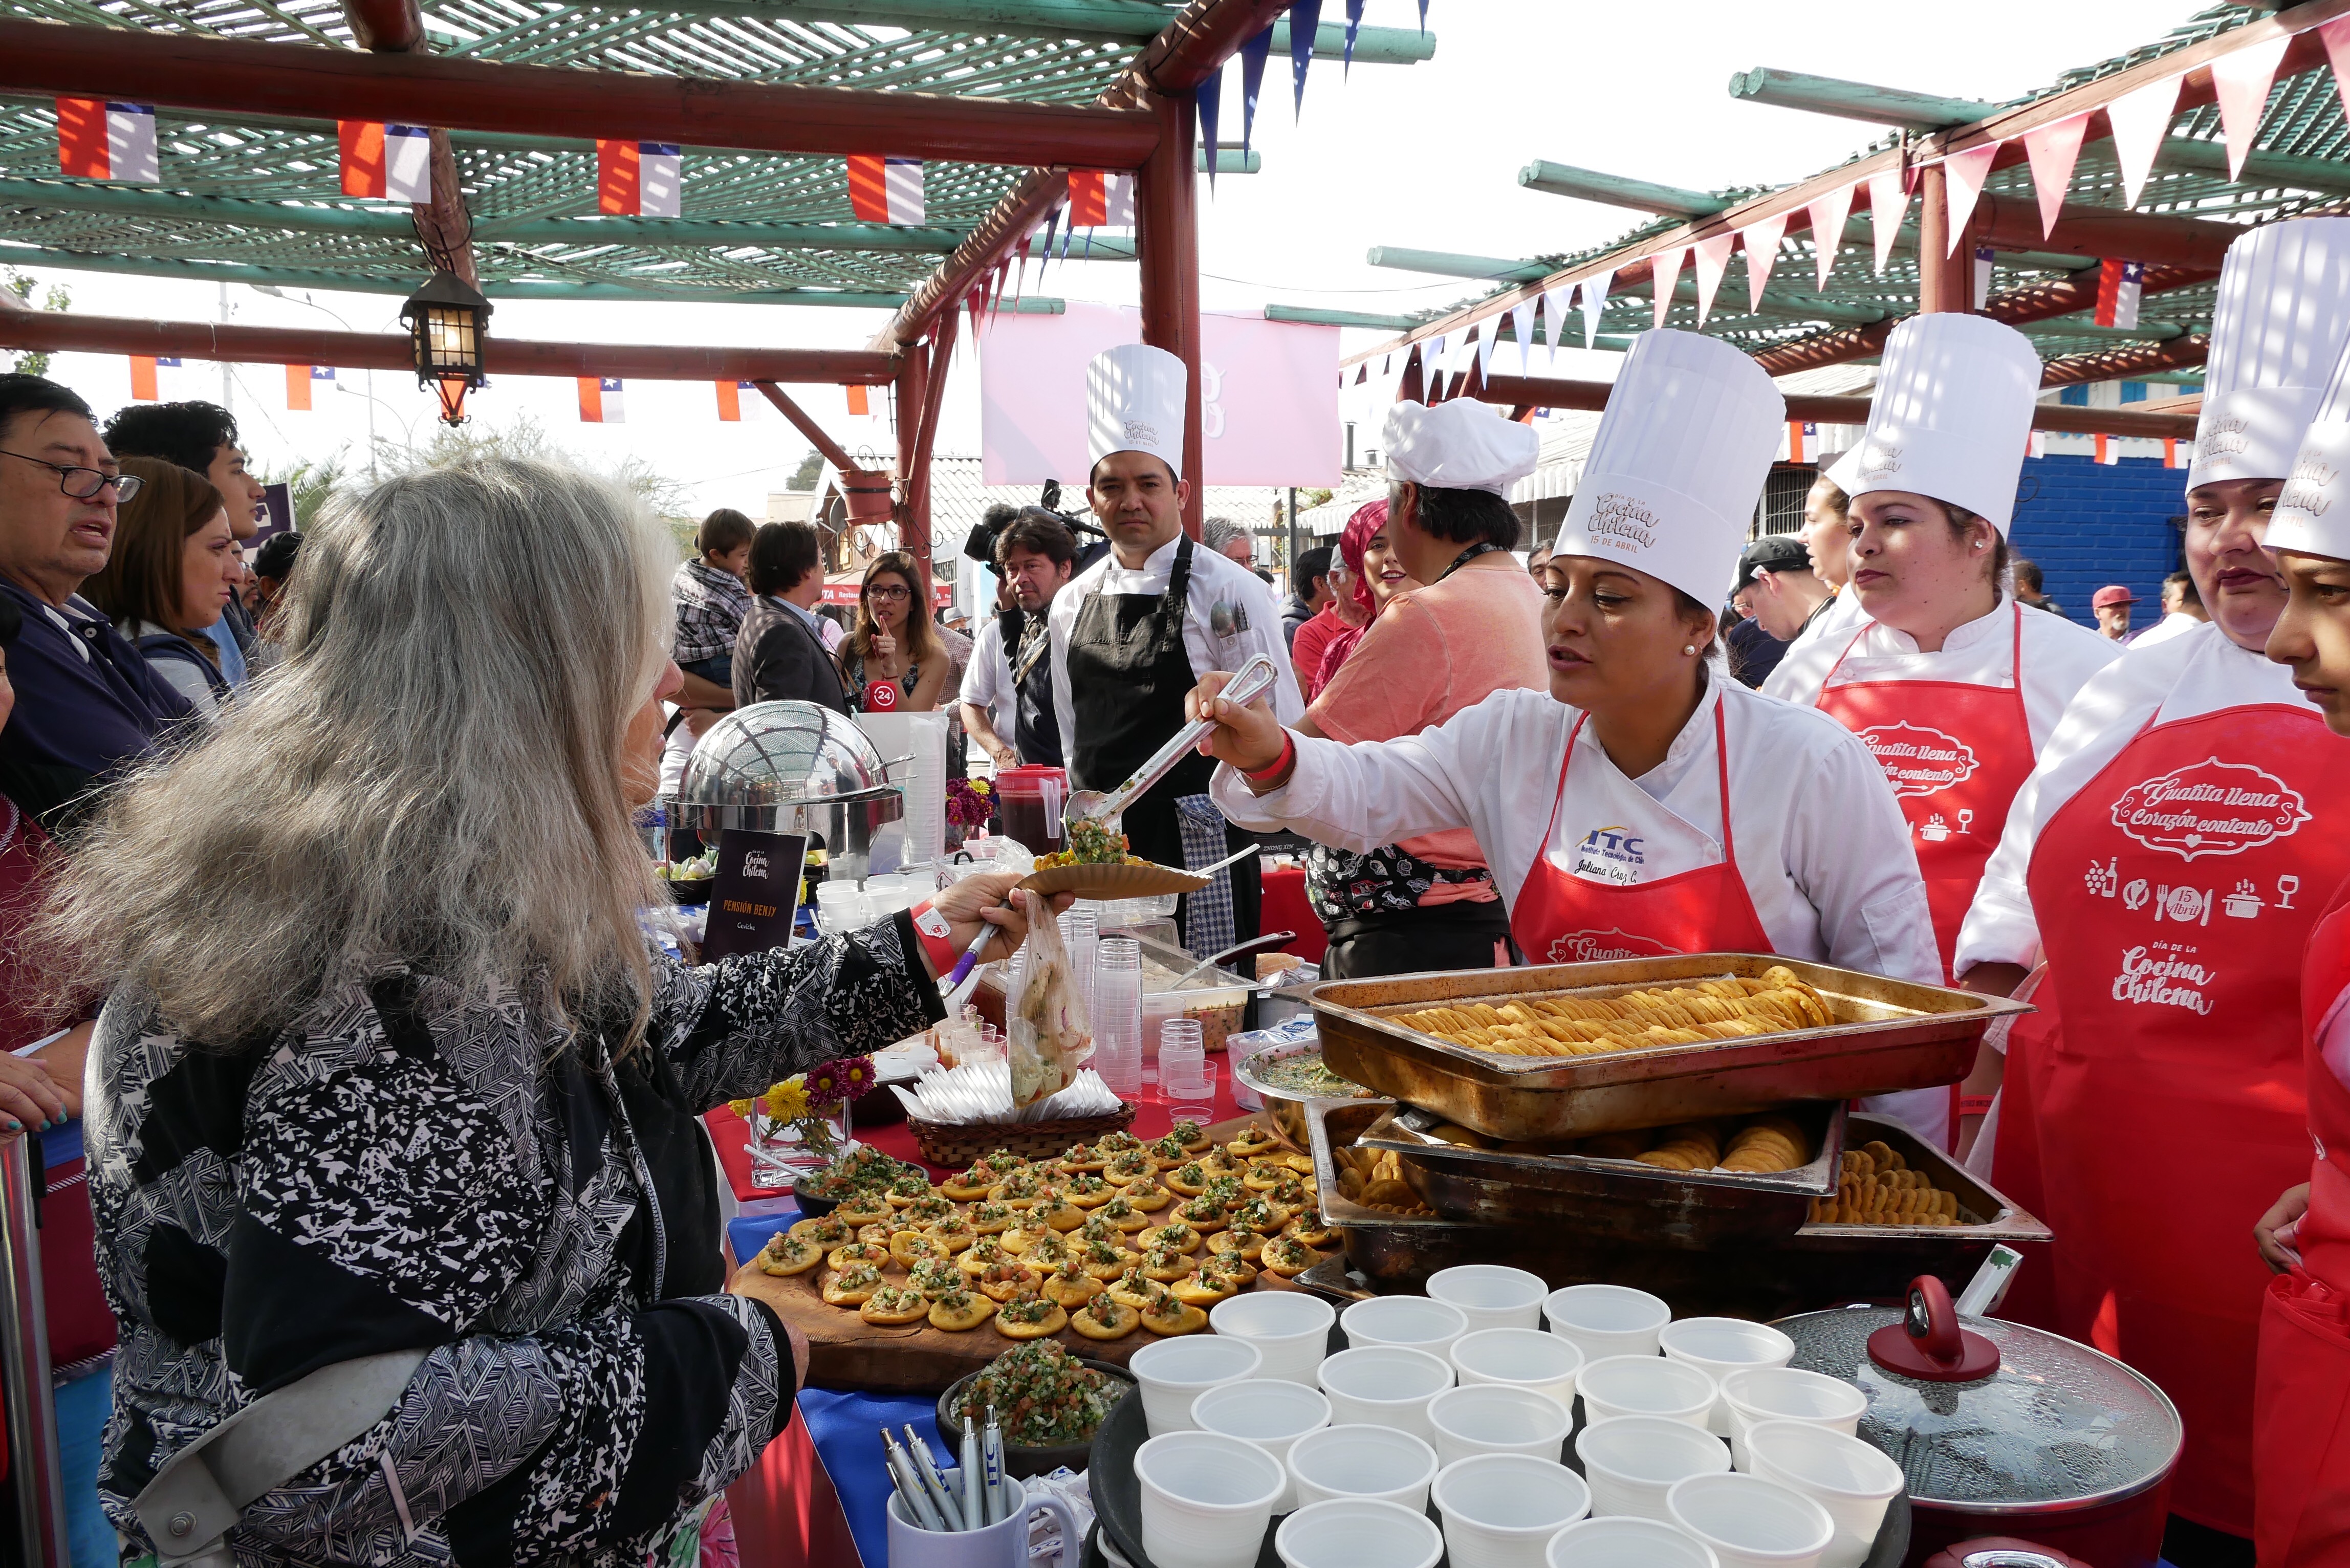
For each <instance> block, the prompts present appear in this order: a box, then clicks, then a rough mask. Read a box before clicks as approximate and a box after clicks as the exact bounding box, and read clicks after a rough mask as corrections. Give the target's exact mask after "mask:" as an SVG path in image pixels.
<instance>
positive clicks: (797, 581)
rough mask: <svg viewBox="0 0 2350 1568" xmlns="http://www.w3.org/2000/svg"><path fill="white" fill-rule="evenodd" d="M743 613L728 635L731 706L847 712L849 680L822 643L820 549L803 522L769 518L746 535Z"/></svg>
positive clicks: (814, 537)
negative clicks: (747, 596) (747, 579)
mask: <svg viewBox="0 0 2350 1568" xmlns="http://www.w3.org/2000/svg"><path fill="white" fill-rule="evenodd" d="M751 592H752V594H753V596H754V597H753V598H752V600H751V608H750V612H749V613H748V614H746V615H745V616H743V629H742V630H740V631H738V632H736V633H735V634H734V705H735V706H736V707H737V708H747V707H749V706H750V705H751V704H752V703H754V702H781V701H797V702H815V703H817V704H819V705H821V706H823V707H827V708H829V709H831V710H832V711H834V712H836V713H846V712H847V711H849V707H848V683H847V681H846V680H844V679H842V677H841V673H840V665H839V663H838V661H837V660H836V659H834V658H833V656H832V650H831V649H827V647H825V645H824V634H823V631H822V629H821V628H818V627H817V625H816V605H817V604H818V603H819V602H821V601H822V599H823V598H824V548H823V544H822V542H821V541H820V540H819V539H818V538H817V537H816V530H815V529H814V528H812V527H810V526H808V524H805V523H768V524H762V525H761V527H760V529H759V532H758V533H757V535H755V536H754V537H753V539H752V540H751Z"/></svg>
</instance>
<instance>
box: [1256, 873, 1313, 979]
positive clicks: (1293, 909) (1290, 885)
mask: <svg viewBox="0 0 2350 1568" xmlns="http://www.w3.org/2000/svg"><path fill="white" fill-rule="evenodd" d="M1257 929H1259V930H1266V931H1295V932H1296V933H1297V939H1296V940H1295V941H1287V942H1284V943H1282V944H1281V950H1282V951H1284V952H1292V953H1295V954H1296V955H1297V956H1298V957H1299V958H1302V959H1309V960H1311V961H1314V962H1315V963H1320V962H1321V961H1322V950H1323V949H1325V948H1326V947H1327V946H1329V943H1330V938H1329V933H1328V932H1326V931H1325V930H1324V929H1322V918H1321V917H1320V916H1318V915H1316V914H1315V912H1314V906H1313V905H1312V904H1309V903H1307V902H1306V901H1305V867H1303V866H1285V867H1276V868H1275V869H1274V870H1270V871H1267V872H1266V873H1265V874H1264V907H1263V913H1262V914H1261V915H1260V916H1259V917H1258V919H1257ZM1243 962H1244V963H1246V962H1251V960H1246V959H1243Z"/></svg>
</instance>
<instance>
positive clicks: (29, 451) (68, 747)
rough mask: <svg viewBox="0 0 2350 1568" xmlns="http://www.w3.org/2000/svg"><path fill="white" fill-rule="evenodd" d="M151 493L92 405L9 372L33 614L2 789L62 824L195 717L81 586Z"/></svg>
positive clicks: (12, 576) (20, 535)
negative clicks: (120, 458) (110, 778)
mask: <svg viewBox="0 0 2350 1568" xmlns="http://www.w3.org/2000/svg"><path fill="white" fill-rule="evenodd" d="M138 489H139V481H138V479H137V478H136V477H135V476H132V475H128V474H121V473H118V472H116V468H115V461H114V454H113V453H112V452H109V450H108V449H107V445H106V442H105V441H104V440H102V439H101V438H100V437H99V433H98V426H97V425H96V424H95V423H94V422H93V421H92V420H91V418H90V412H89V405H88V403H85V402H83V401H82V400H81V399H80V398H79V397H78V396H76V395H75V394H74V393H73V392H72V391H71V390H69V389H67V388H64V387H61V386H59V385H57V383H56V382H55V381H50V380H45V379H42V378H41V377H38V376H23V375H0V594H5V595H6V596H7V597H9V598H11V599H13V600H14V601H16V607H17V609H18V610H19V611H20V612H21V613H22V614H23V616H24V620H25V628H24V630H23V632H22V633H21V634H20V635H19V636H18V637H17V639H16V647H15V648H14V649H11V650H10V657H9V661H8V677H9V682H10V684H11V685H13V686H14V687H15V688H16V707H15V709H14V710H13V711H11V712H10V713H9V715H8V722H7V727H6V728H5V730H0V790H5V793H6V794H8V796H9V798H11V799H12V800H14V801H15V802H16V804H17V805H18V806H19V807H21V808H23V809H24V810H25V811H26V812H28V813H30V814H32V815H35V816H37V817H39V818H41V819H42V820H43V822H44V823H45V825H47V826H50V827H51V828H52V829H54V828H56V827H57V826H59V823H60V820H61V819H62V818H66V817H68V816H69V815H70V811H69V809H68V808H69V807H70V806H71V805H72V804H73V803H74V802H75V801H77V800H78V798H80V797H81V796H84V795H86V794H88V792H89V790H90V788H91V786H92V785H93V784H99V783H103V782H104V781H105V779H106V777H107V775H108V774H111V773H112V772H113V771H114V770H115V769H117V768H119V767H120V766H121V765H122V764H123V763H127V762H130V761H132V760H135V759H136V758H138V757H139V756H140V755H141V754H143V753H145V752H146V751H147V750H148V749H149V748H150V747H151V745H152V744H153V742H154V740H155V736H156V734H157V733H158V732H160V731H161V729H162V727H163V726H164V724H165V723H167V722H170V721H172V720H174V719H181V718H185V717H186V716H187V714H188V705H187V704H186V703H185V702H183V701H181V699H180V697H179V695H178V693H176V692H174V691H172V689H171V688H170V687H169V686H167V685H165V684H164V683H163V681H162V680H161V679H160V678H158V677H157V676H156V675H155V674H154V672H153V670H152V669H151V667H150V666H149V664H148V663H147V661H146V660H145V659H142V658H140V654H139V650H138V649H135V648H133V647H132V646H131V645H130V643H128V642H126V641H125V640H123V639H122V637H121V635H120V633H118V632H117V631H116V630H115V629H114V627H113V625H112V624H111V623H110V622H109V621H108V619H107V618H106V617H105V616H103V615H101V614H99V611H98V610H97V609H96V608H95V607H93V606H91V605H90V604H89V603H88V601H87V600H85V599H83V598H82V597H80V595H79V593H78V589H79V588H80V587H81V585H82V581H83V579H85V578H87V577H89V576H94V575H95V574H96V573H97V572H98V571H99V568H100V567H102V566H105V565H106V560H107V556H108V554H109V552H110V551H111V550H112V548H113V546H114V523H115V507H116V505H117V504H119V503H120V502H123V501H128V500H129V499H130V497H131V496H132V495H134V494H136V493H138Z"/></svg>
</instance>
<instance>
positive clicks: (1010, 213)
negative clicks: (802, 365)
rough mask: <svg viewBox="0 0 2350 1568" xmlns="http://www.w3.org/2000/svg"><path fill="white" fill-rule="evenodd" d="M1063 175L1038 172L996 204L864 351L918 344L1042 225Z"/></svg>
mask: <svg viewBox="0 0 2350 1568" xmlns="http://www.w3.org/2000/svg"><path fill="white" fill-rule="evenodd" d="M1068 184H1069V181H1068V176H1067V175H1066V174H1064V173H1063V172H1061V171H1059V170H1057V169H1038V170H1035V171H1031V172H1030V174H1029V175H1028V177H1027V178H1026V179H1025V180H1023V181H1022V182H1020V183H1019V184H1018V185H1017V186H1015V187H1014V189H1013V191H1012V192H1011V193H1010V194H1008V195H1006V196H1005V197H1004V198H1003V200H1002V201H1000V202H996V204H995V210H994V211H993V212H991V213H988V214H987V216H986V217H984V218H983V219H981V220H980V223H979V227H977V228H975V229H973V230H972V232H971V233H970V234H966V235H964V236H963V242H962V244H959V245H957V246H956V247H955V249H954V254H952V255H950V256H949V257H947V259H946V260H944V261H942V262H941V263H940V264H939V265H938V268H937V270H935V271H934V272H932V273H931V275H930V276H929V277H927V278H924V279H923V280H922V286H920V288H917V289H916V290H915V291H914V292H913V293H912V294H911V295H910V296H907V299H906V303H905V304H903V305H901V306H899V307H898V314H897V315H895V316H893V317H890V318H889V326H887V327H883V328H882V329H881V330H880V332H879V334H878V335H876V336H875V337H874V339H873V341H872V342H871V343H870V344H868V345H867V347H868V348H873V349H876V350H878V351H879V352H881V353H884V354H895V353H897V352H899V350H901V349H903V348H907V347H908V346H909V345H910V344H914V343H918V342H920V340H921V337H922V334H923V333H925V332H927V331H929V330H931V326H932V324H933V323H934V322H935V321H936V319H937V317H939V315H940V313H941V312H942V311H952V310H954V309H956V308H957V307H958V306H961V305H962V302H963V299H964V298H965V296H968V295H969V294H970V293H971V291H972V290H973V289H975V288H977V287H979V286H982V285H983V284H984V283H985V282H986V281H987V275H988V274H989V273H991V272H993V270H994V269H995V264H996V263H997V262H1000V261H1002V260H1003V257H1004V256H1005V254H1008V253H1009V252H1010V251H1011V249H1012V247H1013V246H1014V245H1016V244H1019V243H1020V237H1021V236H1022V235H1023V234H1029V233H1031V232H1033V231H1034V230H1035V227H1036V225H1037V224H1039V223H1043V222H1044V221H1045V213H1046V212H1047V211H1048V210H1049V209H1050V208H1051V207H1052V205H1053V203H1054V202H1056V201H1058V200H1060V199H1061V197H1062V196H1063V194H1064V193H1066V191H1067V190H1068Z"/></svg>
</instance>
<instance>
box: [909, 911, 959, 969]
mask: <svg viewBox="0 0 2350 1568" xmlns="http://www.w3.org/2000/svg"><path fill="white" fill-rule="evenodd" d="M906 913H907V916H908V918H909V919H911V920H912V921H913V922H914V935H915V936H916V937H918V938H920V940H921V944H922V951H923V952H924V953H926V954H927V955H929V957H930V961H931V971H932V972H933V973H935V974H939V975H941V976H943V975H947V974H951V973H952V972H954V966H955V962H956V961H957V960H959V959H961V958H962V954H961V953H959V952H957V951H955V945H954V942H953V940H951V937H950V935H949V931H950V928H949V927H948V925H947V918H946V917H945V916H944V915H941V914H940V913H939V912H938V910H936V909H932V908H931V900H930V899H927V898H925V899H924V900H922V902H920V903H919V904H917V905H915V906H914V907H913V908H912V909H909V910H908V911H907V912H906Z"/></svg>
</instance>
